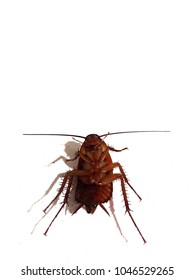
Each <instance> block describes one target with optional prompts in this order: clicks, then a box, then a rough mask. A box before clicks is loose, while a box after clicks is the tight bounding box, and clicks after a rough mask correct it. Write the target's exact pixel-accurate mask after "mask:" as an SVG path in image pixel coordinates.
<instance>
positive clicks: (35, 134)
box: [23, 130, 170, 139]
mask: <svg viewBox="0 0 195 280" xmlns="http://www.w3.org/2000/svg"><path fill="white" fill-rule="evenodd" d="M145 132H146V133H148V132H154V133H155V132H170V131H169V130H131V131H120V132H108V133H106V134H102V135H100V137H104V136H108V135H114V134H123V133H145ZM23 135H30V136H70V137H79V138H83V139H85V138H86V137H84V136H80V135H75V134H59V133H57V134H52V133H46V134H44V133H24V134H23Z"/></svg>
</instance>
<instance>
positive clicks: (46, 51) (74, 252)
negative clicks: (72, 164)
mask: <svg viewBox="0 0 195 280" xmlns="http://www.w3.org/2000/svg"><path fill="white" fill-rule="evenodd" d="M0 5H1V7H0V28H1V44H0V45H1V46H0V48H1V51H0V55H1V66H0V67H1V102H0V106H1V110H0V111H1V112H0V113H1V132H2V133H1V153H0V157H1V187H0V189H1V203H0V205H1V209H0V210H1V212H0V213H1V241H0V242H1V250H0V252H1V253H0V254H1V255H2V256H3V258H1V271H0V273H1V275H2V276H3V278H4V279H8V277H9V276H12V277H14V278H13V279H18V280H19V279H28V277H27V276H21V269H22V268H25V267H26V266H27V265H28V266H29V267H31V268H37V267H39V266H40V267H42V266H44V267H46V268H60V267H62V266H64V267H66V268H74V267H75V266H76V265H78V266H79V267H80V268H82V269H85V268H104V269H105V270H106V271H108V269H110V270H111V272H110V273H108V272H107V275H106V276H102V277H101V278H102V279H113V278H114V277H116V278H117V279H126V278H128V277H129V276H128V275H127V276H126V277H125V276H114V273H115V270H114V268H115V267H116V266H125V267H129V266H132V267H134V266H137V267H139V266H161V267H169V266H173V267H174V269H175V274H174V275H173V276H170V279H182V278H183V279H184V278H185V279H193V277H192V275H193V267H194V261H193V254H194V249H195V246H194V245H195V243H194V234H195V226H194V211H195V203H194V187H195V184H194V183H195V180H194V167H195V164H194V157H195V133H194V118H195V113H194V98H193V97H194V90H195V86H194V75H195V70H194V65H195V55H194V53H195V52H194V50H195V39H194V31H195V30H194V26H195V19H194V14H195V8H194V3H193V1H170V0H169V1H1V4H0ZM148 129H168V130H171V133H164V134H161V133H159V134H153V133H151V134H121V135H116V136H114V135H113V136H109V137H107V138H106V142H107V143H108V144H110V145H112V146H114V147H115V148H118V149H120V148H123V147H126V146H127V147H128V148H129V150H128V151H124V152H121V153H112V155H113V160H114V161H119V162H120V163H121V164H122V166H123V167H124V169H125V171H126V173H127V174H128V178H129V179H130V180H131V184H132V185H133V186H134V188H135V189H136V190H137V192H138V193H139V194H140V195H141V196H142V199H143V200H142V202H139V201H138V199H137V197H136V196H135V195H134V193H132V192H131V191H129V199H130V201H131V208H132V210H133V211H134V212H133V215H134V218H135V220H136V222H137V224H138V226H139V227H140V230H141V231H142V233H143V235H144V237H145V238H146V240H147V244H145V245H143V242H142V240H141V238H140V236H139V234H138V232H137V231H136V229H135V228H134V226H133V225H132V222H131V220H130V218H129V217H128V216H127V215H124V210H125V209H124V207H123V206H124V205H123V202H122V197H121V193H120V184H119V182H116V183H115V184H114V197H113V200H114V207H115V214H116V216H117V220H118V222H119V224H120V227H121V229H122V232H123V235H124V236H125V238H126V239H127V240H128V242H126V240H125V238H123V237H122V236H121V234H120V232H119V230H118V228H117V226H116V223H115V221H114V218H113V216H112V215H111V217H109V216H107V215H106V214H105V213H104V212H103V211H102V209H101V208H98V209H97V211H96V212H95V213H94V215H88V214H87V213H86V212H85V211H84V210H83V209H81V210H80V211H79V212H78V213H77V214H75V215H74V216H71V214H70V213H69V212H67V213H66V215H65V212H64V210H63V211H62V212H61V214H60V215H59V217H58V219H57V220H56V221H55V223H54V224H53V226H52V227H51V229H50V231H49V233H48V236H47V237H45V236H44V235H43V232H44V231H45V229H46V228H47V226H48V224H49V222H50V221H51V219H52V217H53V216H54V215H55V212H56V211H57V209H58V208H55V209H53V210H54V211H51V212H50V213H49V214H48V215H47V216H46V217H45V218H44V219H43V220H42V221H41V222H40V223H39V224H38V225H37V227H36V228H35V230H34V233H33V234H31V231H32V229H33V227H34V226H35V224H36V223H37V222H38V220H39V219H40V218H41V217H42V215H43V212H42V210H43V209H44V208H45V207H46V206H47V204H48V203H49V202H50V200H51V198H52V195H55V192H56V190H57V188H58V186H59V184H58V183H57V184H56V185H55V187H54V189H53V193H52V195H51V196H48V197H45V198H44V199H43V200H41V201H39V202H38V203H37V204H36V205H35V206H34V207H33V208H32V209H31V211H30V212H27V210H28V209H29V208H30V206H31V205H32V203H33V202H35V201H36V200H37V199H38V198H40V197H41V196H42V195H43V194H44V192H45V191H46V190H47V189H48V187H49V185H50V184H51V182H52V180H53V179H54V178H55V176H56V175H57V174H58V173H60V172H65V171H66V170H68V167H67V166H65V165H64V163H63V162H58V163H56V164H55V165H51V166H48V164H49V163H50V162H51V161H52V160H54V159H55V158H57V157H58V156H59V155H63V154H64V155H65V153H64V144H65V143H66V142H68V141H72V139H71V138H65V137H64V138H63V137H46V136H45V137H35V136H33V137H30V136H22V133H69V134H78V135H82V136H86V135H88V134H90V133H97V134H104V133H107V132H116V131H126V130H148ZM105 207H106V208H107V209H108V210H109V211H110V209H109V204H108V203H107V204H105ZM41 277H42V276H39V277H36V279H42V278H41ZM64 277H65V276H64ZM99 277H100V276H99ZM99 277H98V276H96V277H95V276H91V277H90V279H91V278H93V279H99ZM159 277H160V276H159ZM58 278H59V279H63V277H57V276H56V277H55V276H50V277H49V276H48V277H47V279H58ZM85 278H86V276H78V279H85ZM160 278H161V279H168V278H169V277H167V276H161V277H160ZM132 279H143V277H141V276H140V277H139V276H136V277H135V278H134V277H132ZM150 279H156V276H154V277H152V276H151V277H150Z"/></svg>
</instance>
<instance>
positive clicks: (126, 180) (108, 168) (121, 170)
mask: <svg viewBox="0 0 195 280" xmlns="http://www.w3.org/2000/svg"><path fill="white" fill-rule="evenodd" d="M117 167H118V168H119V170H120V173H121V175H122V177H123V179H124V180H125V182H126V183H127V184H128V185H129V187H130V188H131V189H132V191H133V192H134V193H135V194H136V195H137V197H138V198H139V200H142V198H141V197H140V196H139V194H138V193H137V192H136V191H135V189H134V188H133V187H132V186H131V185H130V183H129V181H128V179H127V177H126V175H125V172H124V170H123V168H122V166H121V164H120V163H119V162H113V163H110V164H109V165H107V166H105V167H104V168H102V172H108V171H111V170H113V169H114V168H117ZM113 175H114V174H113Z"/></svg>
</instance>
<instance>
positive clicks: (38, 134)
mask: <svg viewBox="0 0 195 280" xmlns="http://www.w3.org/2000/svg"><path fill="white" fill-rule="evenodd" d="M23 135H30V136H71V137H79V138H84V139H85V137H84V136H80V135H74V134H50V133H46V134H44V133H24V134H23Z"/></svg>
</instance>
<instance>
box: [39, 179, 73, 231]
mask: <svg viewBox="0 0 195 280" xmlns="http://www.w3.org/2000/svg"><path fill="white" fill-rule="evenodd" d="M67 180H68V186H67V189H66V193H65V196H64V199H63V202H62V205H61V207H60V209H59V210H58V212H57V213H56V215H55V216H54V218H53V219H52V221H51V223H50V224H49V226H48V228H47V229H46V231H45V232H44V235H47V232H48V230H49V228H50V227H51V225H52V224H53V222H54V221H55V219H56V218H57V216H58V215H59V213H60V212H61V210H62V209H63V207H64V206H65V205H66V204H67V202H68V197H69V193H70V189H71V187H72V181H73V177H70V178H69V177H68V176H65V177H64V180H63V181H62V184H61V187H60V189H59V191H58V193H57V195H56V196H55V197H54V199H53V200H52V201H51V202H50V203H49V205H48V206H47V207H46V208H45V209H44V210H43V212H44V213H46V211H47V209H48V208H49V207H50V206H51V205H52V204H53V203H54V202H55V201H56V199H58V198H59V196H60V195H61V193H62V192H63V190H64V188H65V186H66V182H67Z"/></svg>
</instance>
